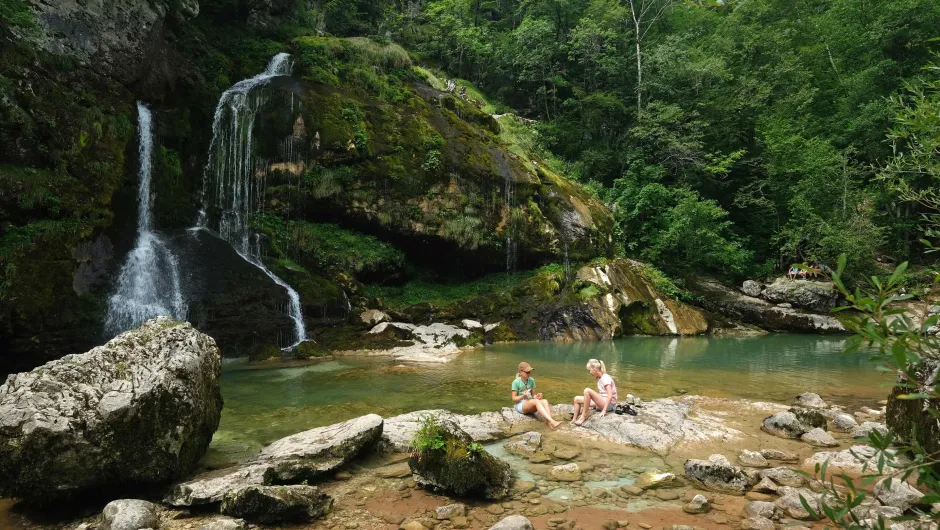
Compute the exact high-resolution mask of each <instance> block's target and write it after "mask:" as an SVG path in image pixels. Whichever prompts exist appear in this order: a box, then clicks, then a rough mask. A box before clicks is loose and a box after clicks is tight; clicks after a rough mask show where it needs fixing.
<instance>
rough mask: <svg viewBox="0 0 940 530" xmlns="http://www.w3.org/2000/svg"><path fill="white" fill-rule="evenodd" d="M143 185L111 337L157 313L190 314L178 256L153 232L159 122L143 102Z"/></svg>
mask: <svg viewBox="0 0 940 530" xmlns="http://www.w3.org/2000/svg"><path fill="white" fill-rule="evenodd" d="M137 116H138V129H139V155H140V169H139V171H138V176H139V178H140V184H139V188H138V191H137V205H138V213H137V242H136V244H135V246H134V249H133V250H132V251H131V252H130V254H128V255H127V259H126V260H125V261H124V264H123V265H122V266H121V272H120V274H119V275H118V281H117V288H116V289H115V292H114V294H113V295H112V296H111V298H110V299H109V300H108V315H107V319H106V321H105V330H106V331H107V332H108V333H110V334H111V335H117V334H118V333H121V332H122V331H127V330H128V329H132V328H136V327H137V326H139V325H141V324H142V323H144V322H145V321H146V320H148V319H150V318H153V317H156V316H170V317H173V318H175V319H177V320H184V319H185V318H186V309H187V308H186V302H185V301H184V300H183V294H182V291H181V290H180V277H179V266H178V264H177V262H176V257H175V256H174V255H173V253H172V252H171V251H170V249H169V248H168V247H167V246H166V243H165V242H164V241H163V239H162V238H161V237H160V236H159V235H158V234H156V233H154V232H153V218H152V214H151V208H150V206H151V204H150V173H151V171H150V170H151V163H152V160H153V122H152V119H151V116H150V110H149V109H148V108H147V107H146V105H144V104H143V103H140V102H137Z"/></svg>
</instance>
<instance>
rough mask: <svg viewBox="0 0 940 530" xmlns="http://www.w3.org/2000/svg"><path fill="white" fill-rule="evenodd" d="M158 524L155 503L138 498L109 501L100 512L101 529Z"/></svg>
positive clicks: (137, 528) (133, 528)
mask: <svg viewBox="0 0 940 530" xmlns="http://www.w3.org/2000/svg"><path fill="white" fill-rule="evenodd" d="M159 524H160V516H159V508H158V507H157V505H156V504H154V503H152V502H147V501H142V500H139V499H120V500H116V501H111V502H109V503H108V505H107V506H105V507H104V510H103V511H102V512H101V530H141V529H142V528H156V527H157V526H158V525H159Z"/></svg>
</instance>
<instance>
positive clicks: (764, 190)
mask: <svg viewBox="0 0 940 530" xmlns="http://www.w3.org/2000/svg"><path fill="white" fill-rule="evenodd" d="M238 5H239V8H237V9H231V8H230V7H224V8H223V7H221V6H220V7H218V8H217V9H218V10H219V11H218V12H222V11H225V12H229V13H231V12H241V13H246V10H250V8H249V7H246V6H244V5H243V4H241V3H239V4H238ZM245 16H248V15H245ZM305 16H310V17H313V19H314V20H315V21H316V23H317V24H318V25H319V27H321V28H323V29H324V30H325V31H327V32H330V33H333V34H337V35H371V36H373V37H375V38H377V39H380V40H381V39H384V40H391V41H394V42H396V43H399V44H401V45H403V46H404V47H405V48H406V49H408V50H410V51H411V52H412V53H413V54H414V55H415V56H417V57H418V58H420V61H421V62H422V63H426V64H432V65H437V67H438V68H440V69H441V70H443V71H444V72H446V74H448V75H451V76H455V77H458V78H460V79H463V80H467V81H468V82H469V83H472V84H473V85H475V86H476V87H478V88H480V89H482V91H483V92H485V93H486V94H488V95H489V96H490V97H491V99H490V100H488V103H489V105H488V106H489V107H490V110H492V111H493V112H494V113H506V112H513V113H518V114H519V115H521V116H522V117H524V118H527V119H531V120H535V121H534V124H533V129H534V130H535V131H536V133H537V134H536V137H535V141H536V142H537V147H538V148H539V149H541V150H542V154H543V155H545V156H544V158H546V159H548V160H551V161H552V165H553V166H555V167H553V169H556V170H558V171H559V172H564V173H565V174H566V175H568V176H569V177H570V178H574V179H577V180H579V181H580V182H582V183H584V184H586V185H588V186H589V187H590V188H591V189H593V191H594V192H595V193H596V194H597V196H598V197H599V198H601V199H602V200H604V201H605V202H606V203H607V204H608V205H610V206H612V208H613V209H614V211H615V215H616V220H617V237H618V239H619V242H620V243H621V244H622V250H623V251H624V252H625V253H626V254H627V255H630V256H635V257H637V258H640V259H643V260H647V261H650V262H652V263H655V264H657V265H658V266H659V267H661V268H663V269H665V270H668V271H674V272H690V271H692V272H694V271H702V270H707V271H710V272H713V273H718V274H725V275H728V276H737V277H740V276H743V275H762V274H768V273H773V272H779V271H781V270H785V268H786V267H787V266H788V265H789V264H791V263H794V262H812V261H820V262H822V263H823V264H827V265H829V266H834V264H835V261H836V258H837V256H838V255H839V254H841V253H843V252H844V253H846V254H848V256H849V263H850V273H852V274H854V275H858V274H862V273H869V272H873V270H875V269H876V266H877V264H878V263H879V262H893V261H903V260H906V259H913V260H915V261H922V260H923V256H924V254H923V251H924V250H925V247H924V244H923V241H922V240H923V239H925V238H926V239H928V240H929V239H934V240H935V239H936V236H937V234H935V233H930V231H929V229H928V227H929V225H930V223H929V220H930V219H929V217H930V216H935V215H936V213H937V208H936V206H937V197H936V195H935V189H936V188H937V186H938V175H940V173H938V161H937V160H938V145H940V116H938V108H940V94H938V88H940V84H938V83H940V69H938V66H937V65H938V57H937V55H936V53H937V51H938V50H940V29H938V28H940V4H938V3H936V2H925V1H920V0H899V1H879V0H810V1H804V0H799V1H792V0H787V1H780V0H744V1H741V0H728V1H726V2H710V1H700V0H696V1H692V0H689V1H684V2H679V1H673V0H632V1H631V0H591V1H587V0H575V1H567V0H535V1H533V0H522V1H516V0H497V1H492V0H490V1H487V0H436V1H431V2H427V3H424V2H404V1H403V2H385V3H383V2H364V1H359V2H357V1H354V0H333V1H330V2H326V3H324V4H323V5H322V6H321V7H319V8H318V9H316V10H314V11H311V12H309V13H306V14H305Z"/></svg>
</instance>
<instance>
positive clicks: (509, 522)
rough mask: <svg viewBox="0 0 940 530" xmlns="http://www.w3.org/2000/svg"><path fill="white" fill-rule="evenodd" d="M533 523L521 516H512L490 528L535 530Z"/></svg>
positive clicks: (493, 529) (495, 529)
mask: <svg viewBox="0 0 940 530" xmlns="http://www.w3.org/2000/svg"><path fill="white" fill-rule="evenodd" d="M534 529H535V527H534V526H532V522H531V521H529V520H528V519H526V518H525V517H523V516H521V515H510V516H509V517H506V518H505V519H503V520H502V521H500V522H498V523H496V524H494V525H493V526H491V527H490V530H534Z"/></svg>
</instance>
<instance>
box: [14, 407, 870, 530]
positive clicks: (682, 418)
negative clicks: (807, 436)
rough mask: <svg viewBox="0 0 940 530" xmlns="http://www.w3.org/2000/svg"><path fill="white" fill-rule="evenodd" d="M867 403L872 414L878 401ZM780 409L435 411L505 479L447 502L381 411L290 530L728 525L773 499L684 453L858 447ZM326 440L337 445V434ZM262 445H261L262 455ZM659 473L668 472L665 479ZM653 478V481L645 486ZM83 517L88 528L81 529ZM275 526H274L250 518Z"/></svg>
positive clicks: (169, 514) (198, 527)
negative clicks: (554, 420)
mask: <svg viewBox="0 0 940 530" xmlns="http://www.w3.org/2000/svg"><path fill="white" fill-rule="evenodd" d="M871 405H872V406H873V407H874V410H875V411H876V413H877V411H878V410H879V409H878V408H877V407H878V405H877V403H872V404H871ZM788 407H789V406H788V405H785V404H779V403H768V402H760V401H753V400H740V399H722V398H710V397H703V396H677V397H672V398H665V399H661V400H654V401H650V402H647V403H646V404H645V405H643V406H641V407H640V408H639V415H638V416H636V417H627V416H623V417H621V416H615V415H609V416H608V417H604V418H601V417H592V418H591V419H590V420H589V421H588V422H587V423H586V424H585V426H584V427H574V426H572V425H571V424H569V423H567V422H566V423H565V424H564V425H563V426H562V427H561V428H560V429H558V430H557V431H551V430H548V429H546V428H545V427H544V424H543V423H541V422H538V421H536V420H534V419H532V418H528V417H523V416H521V415H518V414H515V413H513V412H511V411H509V410H508V409H503V410H502V411H501V412H496V413H494V412H485V413H483V414H480V415H465V416H454V415H450V414H449V413H444V414H445V416H446V417H450V418H452V419H453V420H454V421H456V422H457V423H458V424H459V425H460V426H461V427H462V428H463V429H464V430H466V431H467V432H468V433H469V434H471V436H473V438H474V439H475V440H478V441H479V442H480V443H483V444H484V448H485V450H486V451H488V452H489V453H491V454H492V455H494V456H497V457H499V458H501V459H503V460H505V461H507V462H508V463H509V465H510V467H511V469H512V472H513V475H514V477H515V481H514V485H513V487H512V489H511V492H510V495H509V497H508V498H506V499H501V500H499V501H478V500H470V499H461V498H455V497H452V496H449V495H446V494H443V493H435V492H432V491H428V490H425V489H422V488H420V487H418V486H417V484H415V482H414V479H413V478H412V474H411V470H410V469H409V466H408V463H407V462H406V460H407V458H408V453H407V452H400V451H401V450H402V449H403V447H402V446H401V445H400V443H396V441H398V442H400V441H401V440H408V439H410V434H409V433H413V432H414V431H413V429H414V428H415V424H414V422H413V419H414V418H417V417H420V416H422V415H423V414H422V413H413V414H408V415H406V416H402V417H391V418H386V419H385V420H384V422H383V423H384V425H383V426H382V434H381V438H382V439H383V442H382V443H380V444H379V448H380V451H378V452H373V451H371V450H368V449H364V450H363V452H362V453H361V454H360V455H359V456H358V457H353V458H352V459H351V460H350V461H349V463H347V464H345V465H342V466H339V467H336V468H335V469H333V470H332V471H330V472H329V473H327V474H326V475H324V476H323V477H322V478H320V479H318V480H315V481H311V484H314V485H316V486H317V487H318V488H319V489H320V491H322V492H323V493H325V494H327V495H329V496H331V497H332V498H333V499H334V504H333V507H332V509H331V510H330V512H329V513H328V514H327V515H326V516H325V517H324V518H323V519H321V520H317V521H314V522H312V523H308V524H304V525H301V526H297V528H305V529H317V530H319V529H331V530H332V529H336V528H345V529H357V528H361V529H383V530H386V529H387V530H392V529H395V528H399V527H401V528H408V529H415V530H418V529H419V527H418V526H415V523H417V524H420V525H422V527H424V528H428V529H431V528H433V529H435V530H447V529H450V528H455V529H457V528H470V529H477V528H480V529H486V528H489V527H490V526H491V525H493V524H495V523H496V522H497V521H499V520H500V519H502V518H503V517H505V516H507V515H509V514H518V515H524V516H526V517H528V518H529V519H530V520H531V521H532V523H533V524H534V526H535V528H569V527H568V526H565V525H567V524H569V521H571V522H572V526H570V528H576V527H580V528H583V529H585V530H589V529H601V528H604V529H608V530H609V529H610V528H611V524H612V523H611V522H612V521H613V522H614V525H615V526H616V524H617V523H616V522H617V521H620V522H621V523H620V524H621V527H622V526H623V524H622V523H623V521H629V522H630V524H629V528H644V529H645V528H646V527H645V526H642V525H648V526H650V527H652V528H654V529H658V528H665V529H666V530H671V528H672V525H677V524H678V525H689V526H694V527H696V528H703V529H707V528H715V529H726V528H736V527H738V525H739V524H740V521H741V520H742V518H743V516H744V514H745V510H746V509H747V506H748V503H749V502H751V501H755V500H757V501H773V500H774V499H775V497H774V496H772V495H768V494H767V493H759V492H757V491H751V492H749V493H747V495H730V494H726V493H720V492H715V491H709V490H707V489H705V488H703V487H702V486H701V485H700V484H697V483H696V482H695V481H694V480H690V479H689V478H688V477H687V476H686V473H685V472H684V465H685V463H686V462H687V461H688V460H689V459H706V458H709V456H711V455H716V454H717V455H723V456H724V457H726V458H727V459H728V461H730V462H732V463H734V464H735V465H741V463H742V459H741V454H742V452H743V451H745V450H746V451H753V452H760V451H764V452H767V451H768V450H775V451H778V452H780V454H787V455H789V456H788V458H787V460H788V463H783V462H779V461H770V462H769V463H765V464H763V465H764V466H769V467H771V468H773V467H781V468H783V467H788V466H789V467H792V468H794V469H799V468H802V469H804V470H806V471H808V472H810V473H811V472H812V462H813V456H814V455H815V454H817V453H821V452H823V451H839V450H842V449H847V448H849V447H852V446H853V445H854V444H855V443H856V441H855V440H854V438H853V434H852V433H840V432H832V430H830V433H831V434H832V435H833V437H834V438H835V439H836V441H837V443H838V447H835V448H827V449H822V448H818V447H813V446H811V445H809V444H807V443H804V442H802V441H800V440H791V439H784V438H779V437H777V436H773V435H771V434H769V433H767V432H765V431H763V430H761V428H760V426H761V424H762V421H763V419H764V418H766V417H767V416H769V415H771V414H773V413H775V412H780V411H785V410H787V409H788ZM565 409H566V407H564V406H560V407H557V408H556V410H557V412H558V413H559V415H560V416H561V417H563V418H565V419H567V418H570V411H569V412H568V413H567V415H566V414H565ZM849 412H858V411H851V410H849ZM426 414H433V413H430V412H428V413H426ZM860 419H861V418H860ZM332 429H333V432H336V430H335V428H332ZM523 432H536V433H539V436H538V439H539V441H538V450H537V451H534V452H533V453H532V454H531V455H526V454H525V452H522V453H520V452H519V451H517V450H515V449H514V448H511V447H510V445H511V444H509V445H508V443H509V442H510V441H511V440H513V439H515V438H513V436H515V435H516V434H518V433H523ZM333 443H341V440H336V441H334V442H333ZM381 449H385V450H387V451H388V452H383V451H382V450H381ZM270 452H271V450H270V449H266V450H265V451H264V452H263V453H262V454H264V453H270ZM768 454H769V453H768ZM536 455H537V456H536ZM571 464H574V465H575V466H577V469H578V473H577V475H576V477H574V478H571V479H569V478H565V479H564V480H559V477H558V476H557V475H556V474H555V473H554V471H553V469H554V468H555V467H556V466H569V467H570V465H571ZM742 469H743V470H745V472H747V473H759V472H761V470H762V469H763V468H757V467H755V468H748V467H746V466H745V467H743V468H742ZM216 473H217V474H218V473H225V472H224V471H221V472H220V471H217V472H216ZM779 473H781V472H777V474H779ZM667 474H671V475H667ZM777 474H774V476H777ZM668 476H671V477H672V478H663V477H668ZM781 476H783V475H781ZM651 477H659V478H658V479H655V480H654V482H653V483H651V482H650V481H651V480H652V479H651ZM787 480H791V481H792V480H797V481H800V485H804V486H806V485H809V481H808V480H806V479H800V478H794V477H793V476H790V477H789V478H784V479H778V481H779V482H780V484H779V485H780V486H783V485H784V484H791V483H790V482H786V481H787ZM197 482H198V477H197ZM192 489H193V490H194V491H197V490H198V488H195V487H194V488H192ZM748 489H750V487H748ZM742 493H743V492H742ZM696 495H704V496H705V497H706V498H707V499H708V501H709V504H710V509H709V510H708V511H707V512H706V513H701V514H688V513H686V512H685V511H683V508H684V507H685V506H686V505H688V504H689V502H690V501H691V500H692V499H693V498H694V497H695V496H696ZM169 498H170V497H167V498H166V499H164V501H166V500H167V499H169ZM155 500H157V499H155ZM454 503H462V504H464V505H465V506H466V511H465V512H464V514H463V515H459V516H455V517H451V518H448V519H443V520H441V519H438V517H437V514H436V510H437V509H438V508H440V507H442V506H446V505H451V504H454ZM6 508H9V505H6ZM89 511H93V509H89ZM220 520H222V518H220V516H219V515H213V514H212V513H211V510H210V511H208V512H207V511H206V510H205V509H203V508H200V509H196V507H193V508H192V509H186V508H184V507H179V508H176V507H173V506H169V505H164V506H163V507H162V508H160V510H159V528H160V529H161V530H208V529H207V527H205V526H204V525H206V524H210V523H214V522H217V521H220ZM226 520H227V519H226ZM0 521H6V522H7V523H8V524H9V527H11V528H17V529H40V528H41V529H47V528H80V527H81V528H91V527H98V528H101V526H100V523H99V519H98V515H97V514H95V515H91V514H89V516H87V517H80V518H78V520H72V521H69V522H58V523H49V522H48V520H45V521H43V520H41V519H40V518H37V514H35V513H30V512H28V511H21V510H19V509H15V510H9V509H4V510H2V511H0ZM777 523H778V524H779V525H780V527H781V528H785V527H789V526H794V527H795V526H806V527H815V526H818V525H816V524H815V523H813V522H811V521H804V520H799V519H796V518H793V517H791V516H787V515H785V516H783V517H780V518H778V521H777ZM83 524H84V525H87V526H84V527H82V525H83ZM408 524H411V526H407V525H408ZM96 525H97V526H96ZM274 527H279V525H270V524H269V525H257V526H256V525H251V526H250V528H274ZM213 528H223V527H213ZM226 528H234V527H226Z"/></svg>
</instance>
